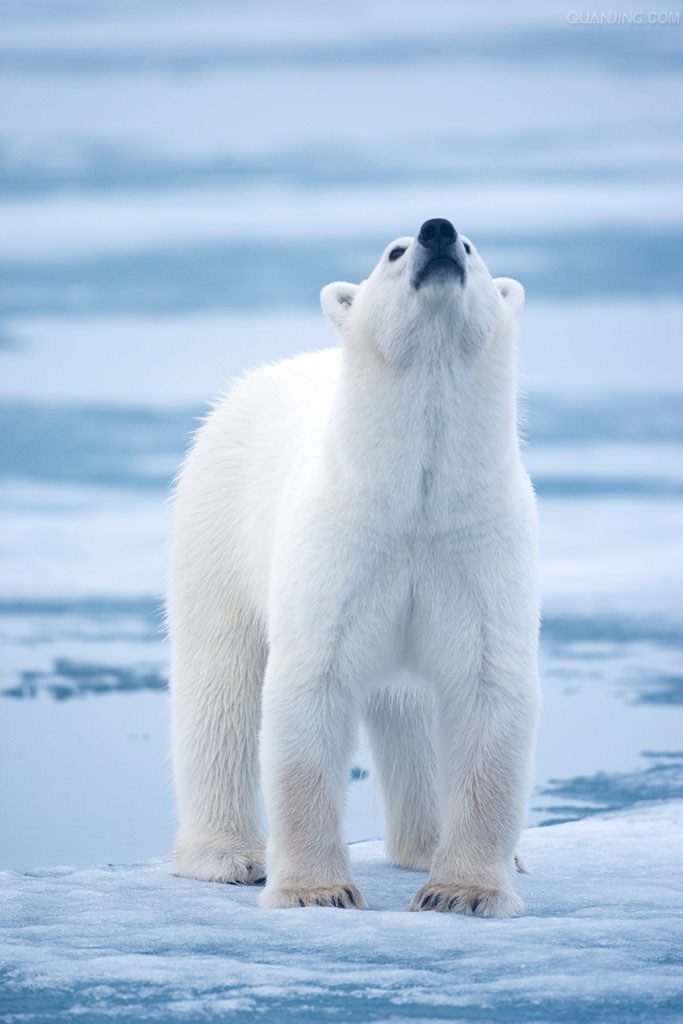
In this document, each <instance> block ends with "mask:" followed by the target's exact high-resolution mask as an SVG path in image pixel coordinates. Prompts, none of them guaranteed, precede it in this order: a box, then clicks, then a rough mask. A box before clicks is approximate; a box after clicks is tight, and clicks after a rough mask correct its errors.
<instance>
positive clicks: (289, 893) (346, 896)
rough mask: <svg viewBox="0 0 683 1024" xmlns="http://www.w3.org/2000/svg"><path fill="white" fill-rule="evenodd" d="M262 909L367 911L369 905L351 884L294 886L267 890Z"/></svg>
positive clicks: (262, 899)
mask: <svg viewBox="0 0 683 1024" xmlns="http://www.w3.org/2000/svg"><path fill="white" fill-rule="evenodd" d="M259 902H260V904H261V906H262V907H270V908H291V907H338V908H339V909H341V910H349V909H356V910H365V909H366V907H367V904H366V903H365V900H364V899H363V896H362V895H361V892H360V890H359V889H357V888H356V886H355V885H353V884H352V883H351V882H339V883H338V884H335V885H315V886H304V885H292V886H287V885H285V886H282V887H280V888H274V889H266V890H265V892H264V893H263V895H262V896H261V899H260V901H259Z"/></svg>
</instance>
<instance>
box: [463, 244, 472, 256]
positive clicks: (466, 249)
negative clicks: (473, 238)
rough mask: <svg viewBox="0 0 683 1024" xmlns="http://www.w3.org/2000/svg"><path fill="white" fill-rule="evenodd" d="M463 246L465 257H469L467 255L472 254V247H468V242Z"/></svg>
mask: <svg viewBox="0 0 683 1024" xmlns="http://www.w3.org/2000/svg"><path fill="white" fill-rule="evenodd" d="M464 245H465V252H466V253H467V255H468V256H469V255H470V253H471V252H472V246H471V245H470V243H469V242H465V243H464Z"/></svg>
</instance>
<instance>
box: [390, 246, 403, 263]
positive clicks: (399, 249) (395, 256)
mask: <svg viewBox="0 0 683 1024" xmlns="http://www.w3.org/2000/svg"><path fill="white" fill-rule="evenodd" d="M405 251H406V247H405V245H397V246H396V248H395V249H392V250H391V252H390V253H389V262H390V263H393V262H394V260H400V258H401V256H402V255H403V253H404V252H405Z"/></svg>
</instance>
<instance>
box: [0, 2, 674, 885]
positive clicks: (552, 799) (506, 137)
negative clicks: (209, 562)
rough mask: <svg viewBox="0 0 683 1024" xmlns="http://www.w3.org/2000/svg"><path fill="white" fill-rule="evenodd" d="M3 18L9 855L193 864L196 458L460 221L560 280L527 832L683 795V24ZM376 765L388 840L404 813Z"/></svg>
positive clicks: (547, 307) (537, 434)
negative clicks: (326, 301) (182, 669)
mask: <svg viewBox="0 0 683 1024" xmlns="http://www.w3.org/2000/svg"><path fill="white" fill-rule="evenodd" d="M0 7H1V8H2V14H3V38H2V40H1V41H0V55H2V58H3V61H2V69H1V70H0V85H1V87H2V94H3V97H4V109H3V113H2V124H3V133H2V146H1V148H0V172H1V175H2V178H1V183H0V188H1V192H0V223H2V225H3V226H2V231H1V233H0V281H1V286H2V304H3V307H2V308H3V319H2V323H1V325H0V400H1V403H2V404H1V406H0V509H1V515H2V528H1V530H0V554H1V556H2V577H1V579H0V636H1V638H2V645H3V647H2V649H3V654H2V664H1V666H0V691H1V694H0V764H1V773H0V820H1V821H2V829H0V865H4V866H10V867H29V866H32V865H37V864H46V863H47V864H50V863H56V862H61V863H70V864H75V865H81V864H88V863H92V862H95V861H104V862H108V861H119V860H135V859H140V858H145V857H149V856H154V855H164V854H165V853H166V852H167V850H168V848H169V845H170V841H171V836H172V831H173V811H172V797H171V792H170V785H169V766H168V760H167V705H166V696H165V691H164V687H165V681H166V659H167V647H166V641H165V639H164V636H163V631H162V614H161V613H162V598H163V588H164V571H165V570H164V566H165V544H166V530H167V506H166V496H167V494H168V490H169V486H170V481H171V479H172V476H173V473H174V471H175V468H176V467H177V465H178V463H179V461H180V459H181V457H182V454H183V451H184V449H185V447H186V445H187V443H188V439H189V436H190V434H191V432H192V430H193V429H194V428H195V427H196V424H197V421H198V418H199V417H200V416H201V415H202V414H203V413H204V412H205V411H206V408H207V404H208V402H209V400H210V399H211V398H213V397H215V396H216V395H217V394H218V393H220V391H221V390H223V389H224V387H225V386H226V384H227V382H228V380H229V379H230V377H232V376H234V375H236V374H239V373H240V372H241V370H243V369H244V368H247V367H249V366H253V365H255V364H258V363H259V362H262V361H263V360H266V359H272V358H277V357H280V356H284V355H289V354H292V353H294V352H297V351H300V350H301V349H304V348H310V347H314V346H321V345H326V344H332V343H334V339H333V336H332V333H331V330H330V328H329V327H328V326H326V325H325V324H324V323H323V320H322V317H321V315H320V313H319V311H318V307H317V296H318V292H319V290H320V288H321V286H322V285H324V284H325V283H327V282H328V281H330V280H334V279H349V280H359V279H361V278H362V277H363V276H364V275H366V274H367V273H368V272H369V270H370V269H371V268H372V266H373V264H374V262H375V261H376V259H377V257H378V255H379V253H380V252H381V250H382V248H383V247H384V245H385V244H386V242H387V241H389V240H390V239H391V238H393V237H395V236H397V235H400V234H404V233H411V232H413V231H414V230H415V229H416V227H417V226H418V225H419V224H420V223H421V221H422V220H424V219H425V218H427V217H429V216H435V215H440V216H448V217H449V218H451V219H452V220H453V221H454V222H455V224H456V226H458V227H459V228H461V229H462V230H464V231H465V232H466V233H467V234H469V235H470V236H471V237H472V238H474V239H475V241H476V243H477V245H478V247H479V249H480V251H481V252H482V254H483V256H484V258H485V259H486V260H487V262H488V263H489V266H490V267H491V268H492V270H493V271H494V273H497V274H505V275H509V276H516V277H519V279H520V280H522V281H523V282H524V284H525V286H526V288H527V303H528V306H527V311H526V313H525V315H524V319H523V321H522V330H521V341H520V362H521V370H522V375H523V388H524V391H525V393H526V395H527V398H526V400H525V410H526V412H525V416H524V432H525V436H526V438H527V449H526V460H527V463H528V466H529V469H530V471H531V473H532V476H533V478H534V481H535V484H536V487H537V491H538V494H539V499H540V510H541V521H542V534H543V536H542V541H543V546H542V554H543V562H542V578H543V587H544V608H545V616H544V629H543V640H542V662H543V677H544V687H545V695H546V696H545V712H544V717H543V723H542V728H541V733H540V737H539V749H538V764H537V776H536V789H535V793H534V798H533V805H532V810H531V816H530V820H531V821H532V822H534V823H544V822H548V821H557V820H563V819H567V818H574V817H577V816H582V815H587V814H591V813H593V812H595V811H596V810H601V809H604V808H620V807H626V806H630V805H631V804H635V803H638V802H640V801H646V800H653V799H657V800H660V799H670V798H672V797H674V796H680V795H681V793H682V792H683V761H682V758H683V744H682V742H681V737H682V736H683V728H682V727H683V712H682V704H683V673H682V659H681V654H682V650H683V627H682V626H681V620H680V608H681V607H683V600H682V599H683V594H682V593H681V583H680V555H681V548H682V542H681V537H682V531H681V526H682V520H683V515H682V513H681V496H682V494H683V458H682V453H683V444H682V442H683V362H682V360H681V357H680V336H681V326H682V318H681V312H682V310H683V303H682V301H681V299H680V285H681V281H682V277H683V273H682V268H683V248H682V247H681V244H680V242H681V224H682V222H683V203H682V202H681V195H683V192H682V191H681V188H680V185H681V169H682V168H683V148H682V146H681V139H680V114H681V110H680V95H681V78H682V65H681V29H680V27H678V28H676V27H675V26H672V25H647V26H637V25H632V26H626V25H622V26H603V27H590V26H581V25H574V26H572V25H569V24H568V22H567V20H566V11H564V9H563V8H561V6H556V5H555V6H554V5H548V4H540V3H539V4H534V3H530V4H523V5H521V6H518V5H515V10H514V11H513V10H509V9H508V8H507V7H505V6H504V5H502V4H500V5H496V4H494V5H489V8H488V9H487V10H488V14H484V13H477V12H476V11H475V10H473V9H470V10H466V9H465V8H464V7H461V6H460V5H455V4H451V3H445V2H444V3H435V4H432V5H429V6H428V7H423V6H417V5H412V4H408V3H405V4H398V5H396V4H391V5H389V4H383V3H377V4H371V5H368V4H361V3H360V2H356V3H351V4H349V5H345V8H346V9H345V12H344V16H343V18H342V19H341V22H342V23H341V24H340V19H339V18H338V17H337V15H336V14H335V12H333V11H332V10H331V9H330V10H329V11H328V10H325V9H321V7H320V5H316V4H308V3H306V2H303V0H300V2H299V3H296V4H294V5H293V7H291V10H290V9H289V7H288V12H287V13H286V14H285V13H284V11H283V9H281V8H280V7H279V6H278V5H276V4H274V3H271V2H270V0H264V2H263V3H260V4H258V5H257V6H255V7H254V8H253V9H251V8H250V9H249V10H246V9H245V10H238V9H237V8H236V7H233V5H225V4H218V3H215V4H211V3H208V4H205V5H202V6H201V8H196V7H195V6H194V5H185V4H181V3H167V4H164V5H163V6H162V5H158V4H156V3H146V4H145V5H133V4H128V3H119V4H114V3H101V4H97V5H85V4H83V5H80V4H71V3H67V2H62V0H51V2H50V3H47V2H44V3H40V2H33V0H25V2H23V3H2V4H1V5H0ZM677 560H678V561H677ZM357 768H358V770H357V771H356V772H355V779H354V781H353V782H352V784H351V789H350V800H349V813H348V834H349V837H350V838H351V839H355V840H359V839H365V838H371V837H374V836H377V835H380V834H381V830H382V820H381V809H380V805H379V800H378V797H377V793H376V790H375V786H374V775H373V770H372V765H371V763H370V761H369V759H368V757H367V754H366V752H365V751H364V750H363V749H361V750H360V751H359V754H358V764H357Z"/></svg>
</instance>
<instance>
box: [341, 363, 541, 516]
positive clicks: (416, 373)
mask: <svg viewBox="0 0 683 1024" xmlns="http://www.w3.org/2000/svg"><path fill="white" fill-rule="evenodd" d="M324 443H325V447H326V459H325V463H326V465H327V466H329V467H330V471H331V473H332V474H333V478H334V482H335V486H336V487H338V488H340V489H341V491H342V494H343V495H344V497H345V499H346V500H348V501H350V502H352V503H353V502H354V501H356V500H357V499H360V500H361V501H362V502H363V503H364V504H365V505H367V506H370V505H372V506H373V508H374V510H375V512H376V513H377V514H378V515H385V516H387V517H395V518H396V517H397V518H398V519H401V518H407V519H410V520H411V521H416V522H417V521H419V522H422V523H423V524H424V523H429V522H432V523H433V524H434V525H435V526H438V527H439V528H443V529H447V528H448V524H449V523H452V522H453V520H454V519H457V518H458V517H460V518H463V517H470V516H474V517H475V518H476V517H477V515H478V511H477V510H478V509H481V508H483V507H487V508H489V509H490V508H491V503H492V502H493V503H499V502H500V501H501V500H504V496H505V494H506V493H508V492H509V491H512V490H514V483H515V480H516V478H517V474H518V473H519V471H520V467H521V462H520V457H519V442H518V436H517V421H516V387H515V354H514V351H512V350H511V347H508V349H507V351H504V352H502V351H497V350H495V349H493V348H489V349H487V350H485V351H484V352H479V353H472V352H470V353H463V352H462V351H458V349H457V347H455V346H454V348H453V350H451V352H450V354H449V357H448V358H444V357H443V356H442V355H440V354H439V353H438V351H437V352H432V353H431V355H430V354H429V353H426V354H425V356H424V358H420V359H414V360H413V361H412V362H411V364H410V365H408V366H405V365H403V366H391V365H387V363H386V362H383V361H382V359H381V357H380V356H379V355H378V354H377V352H376V351H375V352H374V353H372V355H370V356H369V355H368V352H367V349H366V350H365V351H364V352H362V353H361V352H358V351H354V350H348V349H346V348H345V349H343V350H342V358H341V367H340V375H339V380H338V385H337V389H336V393H335V398H334V403H333V407H332V412H331V416H330V421H329V423H328V428H327V431H326V435H325V442H324Z"/></svg>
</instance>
